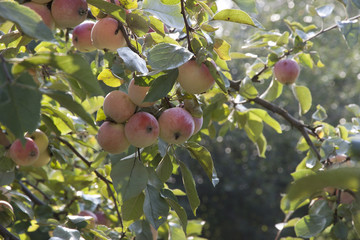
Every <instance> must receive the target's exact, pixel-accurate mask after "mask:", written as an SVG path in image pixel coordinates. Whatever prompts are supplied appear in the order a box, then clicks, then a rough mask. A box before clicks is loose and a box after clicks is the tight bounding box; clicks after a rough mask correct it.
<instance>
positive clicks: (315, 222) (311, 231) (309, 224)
mask: <svg viewBox="0 0 360 240" xmlns="http://www.w3.org/2000/svg"><path fill="white" fill-rule="evenodd" d="M325 226H326V219H325V218H324V217H323V216H317V215H314V216H310V215H306V216H305V217H303V218H301V219H300V220H299V221H298V222H297V223H296V224H295V233H296V236H299V237H304V238H310V237H313V236H315V235H317V234H319V233H320V232H322V231H323V230H324V228H325Z"/></svg>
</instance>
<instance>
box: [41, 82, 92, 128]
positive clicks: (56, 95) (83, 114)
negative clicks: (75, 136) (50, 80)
mask: <svg viewBox="0 0 360 240" xmlns="http://www.w3.org/2000/svg"><path fill="white" fill-rule="evenodd" d="M41 92H42V93H43V94H45V95H47V96H49V97H51V98H52V99H54V100H55V101H57V102H58V103H59V104H60V105H61V106H62V107H64V108H66V109H68V110H69V111H70V112H72V113H74V114H76V115H77V116H79V117H80V118H81V119H82V120H84V121H85V122H86V123H88V124H89V125H90V126H92V127H94V128H95V129H97V127H96V125H95V122H94V119H93V118H92V117H91V115H90V114H89V113H88V112H87V111H85V109H84V108H83V107H82V105H81V104H79V103H78V102H75V101H74V99H73V98H72V96H71V95H70V94H67V93H64V92H61V91H53V90H49V89H41Z"/></svg>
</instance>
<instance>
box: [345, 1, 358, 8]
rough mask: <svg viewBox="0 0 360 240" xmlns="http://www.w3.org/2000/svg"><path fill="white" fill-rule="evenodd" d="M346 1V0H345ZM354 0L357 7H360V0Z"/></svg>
mask: <svg viewBox="0 0 360 240" xmlns="http://www.w3.org/2000/svg"><path fill="white" fill-rule="evenodd" d="M344 1H345V0H344ZM352 2H353V3H354V5H355V6H356V7H357V8H360V0H352Z"/></svg>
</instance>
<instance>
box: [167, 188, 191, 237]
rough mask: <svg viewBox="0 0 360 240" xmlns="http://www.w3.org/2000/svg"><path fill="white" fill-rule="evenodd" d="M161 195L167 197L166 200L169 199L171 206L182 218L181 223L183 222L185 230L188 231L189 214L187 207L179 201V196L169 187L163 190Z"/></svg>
mask: <svg viewBox="0 0 360 240" xmlns="http://www.w3.org/2000/svg"><path fill="white" fill-rule="evenodd" d="M161 196H162V197H163V198H165V200H166V201H167V203H168V204H169V206H170V207H171V208H172V209H174V211H175V212H176V214H177V215H178V217H179V219H180V224H181V226H182V228H183V230H184V232H186V226H187V214H186V211H185V209H184V208H183V207H182V206H181V205H180V204H179V203H178V201H177V198H176V196H175V195H174V193H173V192H172V191H170V190H169V189H164V190H163V191H162V192H161Z"/></svg>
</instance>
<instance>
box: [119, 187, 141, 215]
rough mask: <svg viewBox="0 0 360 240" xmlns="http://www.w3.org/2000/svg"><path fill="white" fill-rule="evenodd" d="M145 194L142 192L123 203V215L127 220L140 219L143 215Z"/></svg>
mask: <svg viewBox="0 0 360 240" xmlns="http://www.w3.org/2000/svg"><path fill="white" fill-rule="evenodd" d="M144 200H145V195H144V193H143V192H141V193H140V194H139V195H138V196H136V197H133V198H130V199H129V200H126V201H124V202H123V204H122V205H121V213H122V217H123V219H124V220H125V221H131V220H138V219H139V218H140V217H141V216H142V215H143V205H144Z"/></svg>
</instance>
